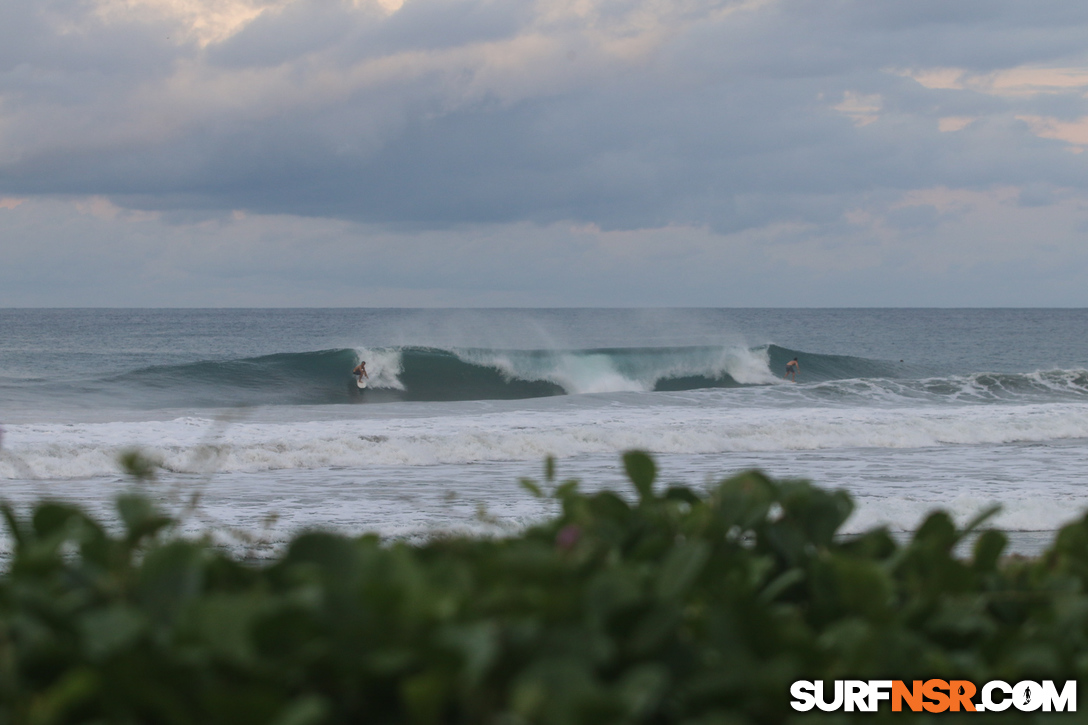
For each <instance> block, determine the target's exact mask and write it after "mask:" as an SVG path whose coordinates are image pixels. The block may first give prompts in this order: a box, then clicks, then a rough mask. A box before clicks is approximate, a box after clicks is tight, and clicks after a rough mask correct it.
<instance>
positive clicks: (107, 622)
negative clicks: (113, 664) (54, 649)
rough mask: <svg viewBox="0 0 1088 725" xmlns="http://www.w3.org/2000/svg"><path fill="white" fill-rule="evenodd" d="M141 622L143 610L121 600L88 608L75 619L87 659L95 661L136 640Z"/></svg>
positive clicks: (142, 622) (143, 624)
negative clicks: (93, 608)
mask: <svg viewBox="0 0 1088 725" xmlns="http://www.w3.org/2000/svg"><path fill="white" fill-rule="evenodd" d="M145 625H146V620H145V618H144V616H143V614H142V613H141V612H140V611H139V610H137V609H134V608H133V607H129V606H127V605H124V604H115V605H113V606H110V607H107V608H105V609H97V610H95V611H93V612H88V613H87V614H85V615H83V617H81V618H80V622H79V629H80V633H81V635H82V639H83V646H84V649H85V651H86V653H87V657H88V659H90V660H91V661H93V662H99V661H102V660H104V659H106V658H107V657H109V656H111V655H113V654H114V653H115V652H117V651H118V650H121V649H124V648H125V647H127V646H129V645H130V644H132V643H133V642H134V641H136V639H137V638H138V637H139V636H140V634H141V633H143V631H144V628H145Z"/></svg>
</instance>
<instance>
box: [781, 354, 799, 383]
mask: <svg viewBox="0 0 1088 725" xmlns="http://www.w3.org/2000/svg"><path fill="white" fill-rule="evenodd" d="M797 368H798V365H797V358H794V359H792V360H790V361H789V362H788V363H786V374H785V375H783V376H782V377H783V378H789V379H790V380H791V381H792V382H795V383H796V382H797Z"/></svg>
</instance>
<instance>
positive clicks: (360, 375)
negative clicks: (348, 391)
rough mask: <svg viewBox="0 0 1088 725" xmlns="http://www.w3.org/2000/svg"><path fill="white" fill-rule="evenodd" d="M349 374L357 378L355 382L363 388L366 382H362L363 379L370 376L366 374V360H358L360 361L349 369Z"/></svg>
mask: <svg viewBox="0 0 1088 725" xmlns="http://www.w3.org/2000/svg"><path fill="white" fill-rule="evenodd" d="M351 374H352V375H354V376H355V377H356V378H357V380H356V384H357V385H358V386H359V387H360V388H365V387H366V382H364V379H368V378H370V376H369V375H367V374H366V360H362V361H360V363H359V364H358V365H356V366H355V369H354V370H352V371H351Z"/></svg>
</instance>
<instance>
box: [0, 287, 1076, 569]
mask: <svg viewBox="0 0 1088 725" xmlns="http://www.w3.org/2000/svg"><path fill="white" fill-rule="evenodd" d="M1086 332H1088V310H1080V309H1049V310H1048V309H956V310H946V309H798V310H788V309H666V310H658V309H648V310H631V309H542V310H532V309H510V310H500V309H488V310H406V309H267V310H258V309H192V310H188V309H187V310H159V309H147V310H136V309H70V310H68V309H6V310H0V428H2V439H0V498H3V499H4V500H7V501H9V502H11V503H12V504H13V505H15V507H16V508H17V509H19V510H22V511H26V510H27V509H28V507H29V506H30V505H31V504H32V503H33V502H34V501H37V500H41V499H44V498H52V499H60V500H66V501H71V502H76V503H78V504H79V505H81V506H83V507H84V508H86V509H88V510H89V511H91V512H92V513H93V514H94V515H96V516H99V517H101V518H103V519H105V520H108V521H109V520H112V518H111V517H112V514H111V512H112V502H113V500H114V498H115V497H116V496H117V494H118V493H120V492H123V491H126V490H129V489H130V488H131V487H132V486H133V485H135V484H134V483H133V482H132V481H130V480H128V479H127V478H126V477H125V476H124V475H123V474H122V473H121V470H120V468H119V465H118V463H117V459H118V456H119V454H120V453H121V452H122V451H125V450H129V449H132V448H138V449H139V450H141V451H143V452H144V453H145V454H147V455H149V456H152V457H154V458H155V459H156V460H158V461H159V462H160V464H161V469H160V472H159V475H158V477H157V479H156V480H155V481H154V482H151V483H149V484H146V485H144V486H143V488H144V489H145V490H146V492H147V493H148V495H150V496H152V497H154V498H156V499H157V500H158V501H159V502H160V503H161V505H162V506H163V507H165V508H167V509H168V510H170V511H171V512H173V513H174V514H175V515H177V516H178V517H179V518H180V519H181V520H182V521H183V528H184V530H185V531H186V532H188V533H190V534H192V535H200V534H205V535H208V536H210V537H211V538H213V539H214V540H216V541H218V542H219V543H220V544H222V545H223V546H227V547H234V548H236V549H237V550H238V551H239V552H240V553H241V554H243V555H246V556H250V557H255V558H261V557H264V556H269V555H272V554H273V553H274V552H275V551H277V550H278V548H279V547H281V546H282V544H283V543H284V542H286V541H287V540H288V539H289V538H290V536H291V535H292V534H294V533H296V532H298V531H300V530H304V529H313V528H322V529H333V530H337V531H341V532H345V533H351V534H356V533H362V532H376V533H378V534H380V535H382V536H385V537H389V538H391V539H406V540H418V539H422V538H426V537H432V536H440V535H446V534H450V533H473V534H478V535H501V534H504V533H509V532H513V531H517V530H518V529H519V528H520V527H523V526H525V525H528V524H531V523H532V522H534V521H537V520H540V519H541V518H542V517H544V516H547V515H548V514H549V513H550V512H551V511H552V507H553V506H554V504H553V503H552V502H550V501H547V500H543V501H542V500H538V499H535V498H533V497H531V496H530V495H528V493H526V492H525V491H524V490H523V489H522V488H521V487H520V486H519V485H518V479H519V478H522V477H536V478H539V477H540V476H541V474H542V471H543V461H544V460H545V458H546V457H547V456H554V457H555V458H556V461H557V467H558V474H559V476H560V478H562V479H566V478H578V479H581V480H582V481H583V485H584V486H585V487H586V488H587V489H597V488H605V487H607V488H612V489H614V490H620V491H628V490H629V489H628V486H627V485H626V484H625V481H624V477H623V475H622V467H621V465H620V461H619V456H620V454H621V452H623V451H625V450H629V449H635V448H638V449H644V450H648V451H650V452H652V453H653V454H654V455H655V457H656V459H657V461H658V465H659V468H660V471H661V476H662V481H664V482H668V483H683V484H686V485H690V486H694V487H705V486H708V485H710V484H712V483H713V482H714V481H717V480H720V479H721V478H722V477H724V476H728V475H730V474H733V473H736V472H738V471H742V470H746V469H751V468H758V469H761V470H763V471H765V472H767V473H768V474H770V475H772V476H775V477H788V478H806V479H809V480H811V481H813V482H815V483H817V484H819V485H821V486H826V487H831V488H844V489H846V490H848V491H849V492H850V493H851V494H852V495H853V496H854V498H855V501H856V503H857V510H856V511H855V513H854V515H853V516H852V517H851V519H850V520H849V521H848V522H847V524H846V529H845V531H846V533H856V532H859V531H862V530H865V529H867V528H870V527H873V526H877V525H885V526H888V527H889V528H891V529H892V530H893V531H894V532H897V533H898V534H900V535H904V536H905V535H907V534H909V532H910V531H912V530H913V529H914V528H916V527H917V526H918V524H919V523H920V522H921V520H922V519H923V517H924V516H925V515H926V513H927V512H928V511H931V510H933V509H935V508H944V509H946V510H949V511H951V512H952V513H953V514H954V516H955V517H956V518H957V519H958V520H960V521H961V522H962V521H966V520H968V519H970V518H971V517H972V516H973V515H975V514H976V513H978V512H979V511H981V510H983V509H985V508H986V507H987V506H989V505H991V504H994V503H997V504H1000V505H1001V507H1002V509H1001V512H1000V514H999V515H998V516H997V517H996V518H995V519H994V522H995V524H996V525H998V526H1000V527H1001V528H1003V529H1005V530H1006V531H1007V532H1009V533H1010V537H1011V550H1012V551H1018V552H1021V553H1026V554H1031V553H1035V552H1037V551H1039V550H1040V548H1041V547H1042V546H1044V545H1045V544H1046V543H1048V542H1049V541H1050V540H1051V539H1052V537H1053V532H1054V531H1055V529H1056V528H1058V527H1059V526H1061V525H1062V524H1063V523H1065V522H1068V521H1070V520H1072V519H1074V518H1076V517H1079V516H1081V515H1083V514H1084V512H1085V510H1086V509H1088V467H1086V465H1085V463H1086V461H1088V334H1086ZM794 357H796V358H798V361H799V368H800V370H799V373H798V374H797V378H796V382H788V381H786V380H784V379H783V373H784V371H785V364H786V362H787V361H788V360H791V359H792V358H794ZM360 360H364V361H366V365H367V370H368V371H369V373H370V387H369V388H368V389H367V390H365V391H360V390H359V389H358V388H357V387H356V386H355V384H354V379H353V378H352V376H351V370H352V368H353V367H354V366H355V365H356V364H357V363H358V362H359V361H360ZM8 551H10V541H8V540H7V539H2V540H0V557H2V556H3V555H4V553H5V552H8Z"/></svg>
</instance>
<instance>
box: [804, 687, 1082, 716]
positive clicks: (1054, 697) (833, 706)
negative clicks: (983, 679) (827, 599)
mask: <svg viewBox="0 0 1088 725" xmlns="http://www.w3.org/2000/svg"><path fill="white" fill-rule="evenodd" d="M825 691H827V695H826V699H825V694H824V693H825ZM790 695H792V696H793V700H791V701H790V705H791V706H792V707H793V709H794V710H797V711H799V712H808V711H809V710H812V709H813V708H818V709H820V710H823V711H824V712H833V711H835V710H842V711H845V712H876V711H877V709H878V708H879V707H880V704H881V703H882V702H884V701H887V702H888V703H889V704H890V705H891V710H892V712H903V711H904V709H905V710H907V711H910V712H923V711H925V712H1001V711H1003V710H1008V709H1009V708H1010V707H1012V708H1014V709H1016V710H1020V711H1021V712H1034V711H1036V710H1040V711H1042V712H1076V711H1077V681H1076V680H1066V682H1065V683H1064V684H1063V685H1062V687H1061V690H1060V691H1059V690H1058V685H1056V684H1055V683H1054V681H1053V680H1043V681H1042V682H1034V681H1032V680H1024V681H1022V682H1017V683H1015V684H1009V683H1008V682H1004V681H1002V680H991V681H990V682H987V683H986V684H984V685H983V686H982V687H981V688H980V687H976V686H975V683H973V682H970V681H968V680H914V681H912V682H911V683H910V685H909V686H908V685H907V683H906V682H904V681H903V680H835V681H834V683H833V685H832V687H830V688H825V687H824V682H823V681H822V680H816V681H812V680H798V681H797V682H794V683H793V685H792V686H791V687H790Z"/></svg>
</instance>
